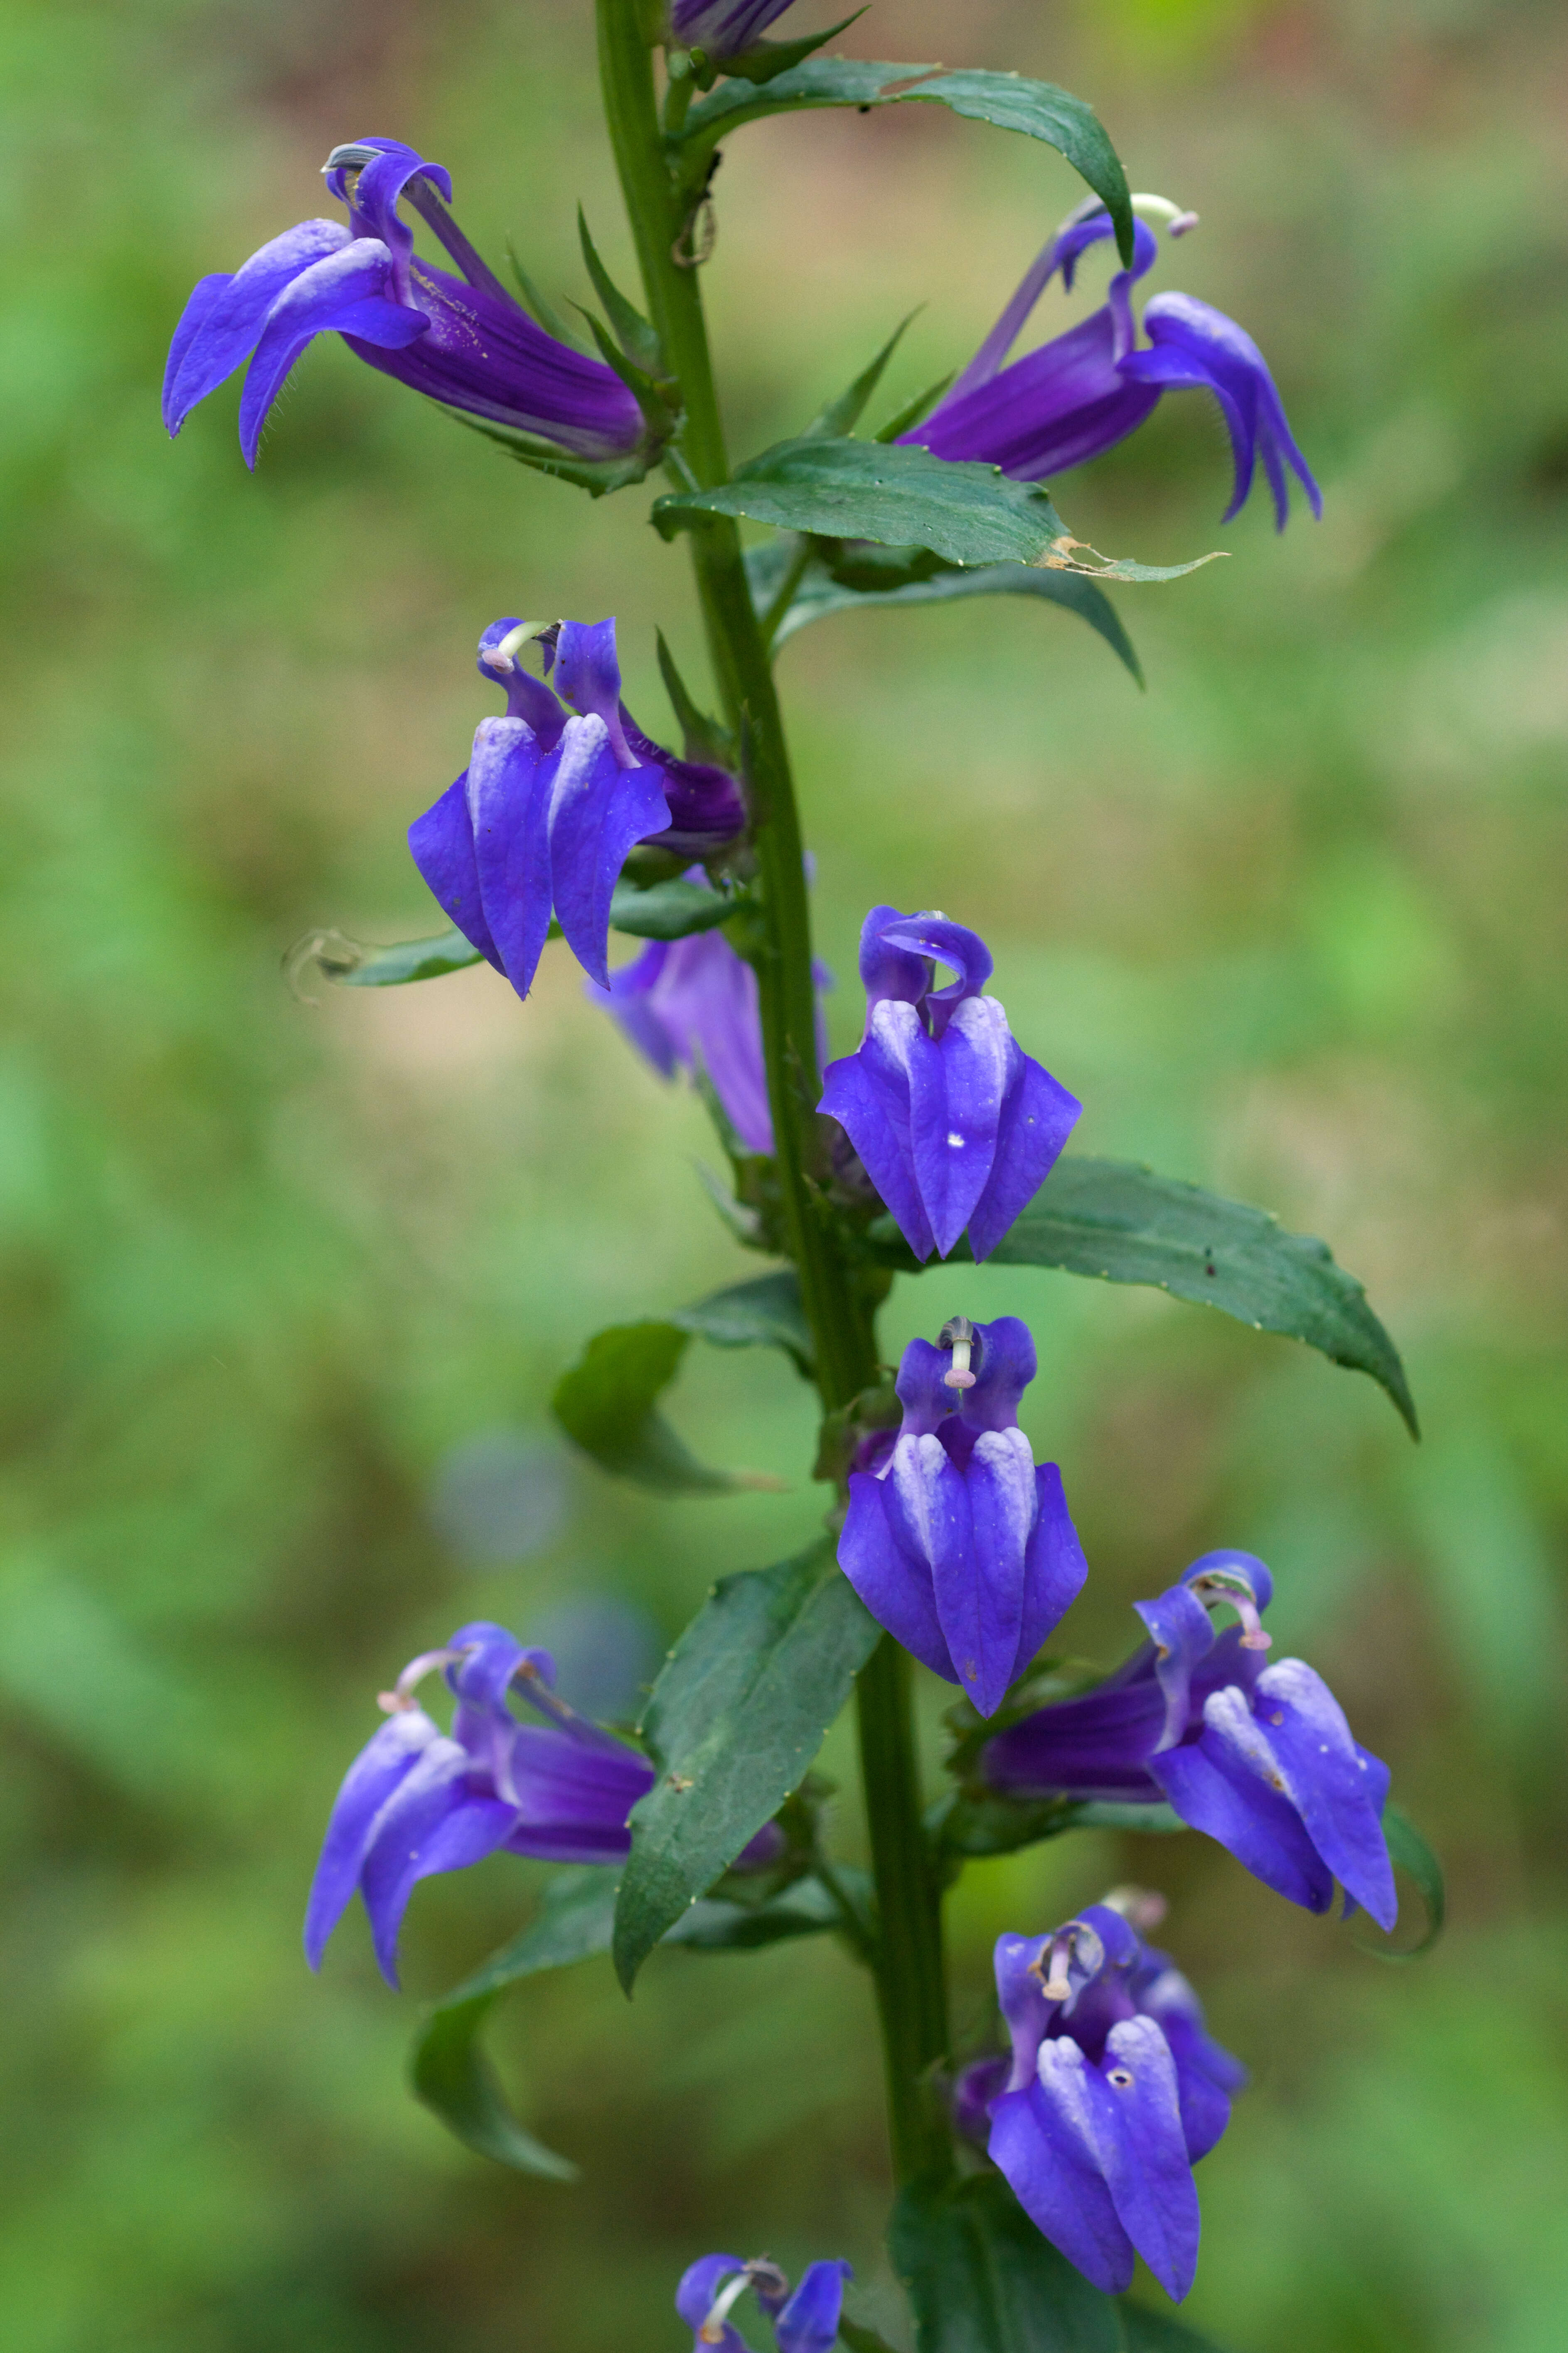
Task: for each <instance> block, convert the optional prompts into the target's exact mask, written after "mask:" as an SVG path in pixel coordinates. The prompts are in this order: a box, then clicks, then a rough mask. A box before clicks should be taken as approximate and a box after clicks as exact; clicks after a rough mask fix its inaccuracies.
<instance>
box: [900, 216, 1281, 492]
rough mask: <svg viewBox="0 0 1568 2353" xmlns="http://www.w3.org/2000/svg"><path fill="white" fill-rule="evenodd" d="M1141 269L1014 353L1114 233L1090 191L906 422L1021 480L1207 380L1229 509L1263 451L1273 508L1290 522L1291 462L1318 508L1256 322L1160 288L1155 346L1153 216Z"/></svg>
mask: <svg viewBox="0 0 1568 2353" xmlns="http://www.w3.org/2000/svg"><path fill="white" fill-rule="evenodd" d="M1133 202H1134V204H1142V206H1145V208H1146V209H1149V210H1152V211H1156V212H1157V213H1158V214H1159V216H1161V217H1162V218H1163V219H1164V221H1165V223H1166V226H1167V227H1168V228H1169V230H1170V233H1171V235H1172V236H1173V237H1180V236H1181V235H1182V234H1183V232H1184V230H1186V229H1188V228H1191V227H1194V221H1195V216H1194V215H1193V214H1191V213H1178V212H1177V211H1176V209H1175V207H1174V206H1173V205H1170V204H1167V203H1166V202H1165V200H1164V199H1163V197H1134V198H1133ZM1133 233H1134V238H1135V250H1134V258H1133V263H1132V267H1131V269H1119V270H1118V271H1117V273H1116V275H1115V276H1114V277H1113V278H1112V280H1111V281H1110V290H1109V293H1108V295H1107V298H1106V301H1105V302H1104V303H1103V305H1102V306H1101V308H1100V310H1098V311H1095V312H1094V313H1093V314H1092V315H1091V316H1090V317H1089V318H1087V319H1085V320H1083V321H1082V322H1081V323H1080V324H1079V325H1078V326H1076V327H1071V328H1069V329H1068V332H1066V333H1065V334H1061V335H1058V336H1056V337H1055V338H1054V339H1053V340H1052V341H1051V342H1050V343H1042V344H1041V345H1040V347H1039V348H1038V350H1037V351H1033V352H1030V353H1027V354H1026V357H1025V358H1023V359H1021V360H1015V361H1014V362H1013V364H1012V365H1011V366H1007V365H1005V361H1006V358H1007V354H1008V353H1009V352H1010V351H1011V350H1012V348H1013V345H1014V343H1016V341H1017V338H1018V336H1019V334H1020V333H1021V332H1022V330H1023V327H1024V324H1025V322H1026V320H1027V318H1028V316H1029V314H1030V312H1031V311H1033V309H1034V307H1035V305H1036V303H1037V301H1039V299H1040V296H1041V294H1042V293H1043V292H1044V291H1045V289H1046V288H1047V285H1048V284H1049V283H1050V280H1051V279H1052V278H1053V277H1054V276H1055V275H1056V273H1057V271H1058V269H1059V270H1060V271H1061V274H1062V283H1063V285H1064V287H1065V288H1067V289H1068V291H1069V292H1070V290H1071V288H1072V282H1073V276H1074V273H1075V271H1076V269H1077V267H1078V262H1079V257H1080V255H1081V254H1082V253H1083V251H1084V249H1085V248H1086V247H1088V246H1090V245H1093V244H1095V243H1096V242H1097V241H1098V240H1099V239H1100V237H1110V235H1111V234H1112V230H1111V222H1110V214H1109V213H1108V212H1107V211H1106V210H1105V207H1104V206H1103V205H1101V204H1100V200H1099V198H1098V197H1094V196H1091V197H1090V198H1089V200H1088V202H1087V203H1086V204H1085V205H1083V206H1080V207H1079V210H1078V211H1077V212H1076V213H1072V214H1069V215H1068V218H1067V220H1066V221H1065V222H1064V223H1063V225H1062V227H1061V228H1060V229H1059V230H1058V232H1057V234H1056V236H1055V237H1052V239H1051V241H1050V243H1049V244H1048V245H1047V247H1046V248H1045V250H1044V252H1043V253H1042V254H1041V255H1040V256H1039V258H1038V259H1037V261H1036V262H1035V263H1034V265H1033V267H1032V268H1031V269H1029V270H1028V272H1027V273H1026V276H1025V279H1024V281H1023V283H1022V285H1021V286H1020V287H1019V288H1018V290H1017V292H1016V294H1015V295H1014V297H1013V299H1012V301H1010V302H1009V303H1008V305H1007V307H1006V309H1005V311H1003V313H1002V316H1001V317H1000V318H999V319H998V320H997V322H996V324H995V325H994V327H993V329H992V330H991V332H990V334H989V335H987V337H986V339H985V341H984V343H982V345H981V346H980V349H979V351H978V352H976V353H975V355H974V357H973V359H972V360H971V361H970V363H969V365H968V366H967V367H966V368H965V369H964V371H963V375H961V376H960V377H959V378H958V381H957V382H956V384H954V385H953V386H952V390H951V391H950V392H949V393H948V394H947V396H946V397H945V398H944V399H943V400H942V401H941V402H940V403H939V404H938V406H936V407H935V408H934V409H933V410H932V411H931V415H930V416H929V417H927V418H926V419H925V421H924V423H923V424H921V425H917V426H914V427H911V428H910V431H909V432H908V433H905V434H903V435H901V436H900V438H901V439H903V440H905V441H910V442H918V443H919V444H920V445H921V447H922V448H927V449H930V450H931V451H932V453H933V454H934V455H935V456H936V457H938V458H949V459H963V458H976V459H984V460H985V461H986V462H987V463H989V464H991V465H994V466H999V467H1000V468H1001V470H1002V471H1003V472H1004V473H1005V474H1012V475H1015V476H1016V477H1017V479H1018V480H1022V481H1037V480H1041V479H1042V478H1043V477H1045V476H1047V475H1050V474H1058V473H1061V472H1064V471H1065V470H1067V468H1068V467H1069V466H1081V465H1082V464H1084V462H1085V461H1086V459H1090V458H1098V457H1100V455H1101V454H1102V452H1103V451H1105V450H1107V449H1111V448H1115V446H1116V444H1117V442H1119V441H1124V440H1125V439H1126V438H1127V436H1128V435H1129V434H1130V433H1132V432H1134V431H1136V429H1137V427H1139V426H1140V425H1142V422H1143V420H1144V418H1145V417H1148V416H1149V415H1150V414H1151V413H1152V410H1153V409H1154V408H1155V407H1156V406H1157V405H1158V403H1159V400H1160V396H1161V394H1162V393H1165V392H1172V391H1176V390H1179V389H1190V390H1194V391H1200V392H1209V393H1212V394H1213V395H1214V397H1215V400H1216V401H1218V403H1219V406H1220V413H1221V415H1222V416H1223V417H1224V418H1225V422H1226V427H1227V429H1228V431H1229V434H1230V444H1231V450H1232V454H1233V456H1234V458H1235V461H1236V486H1235V491H1234V494H1233V496H1232V498H1231V502H1230V505H1229V506H1228V507H1227V508H1226V513H1225V521H1226V522H1229V521H1230V519H1231V517H1232V515H1234V514H1236V513H1237V512H1238V511H1239V509H1240V508H1241V507H1242V506H1243V505H1244V504H1245V503H1246V501H1247V495H1248V493H1249V491H1251V489H1252V481H1253V475H1254V472H1255V470H1256V468H1257V462H1258V459H1259V458H1261V459H1262V460H1263V470H1264V472H1265V473H1266V474H1267V475H1268V486H1269V489H1270V490H1271V491H1272V492H1273V494H1274V515H1275V522H1276V523H1277V525H1278V527H1279V530H1281V531H1283V530H1284V528H1285V519H1286V515H1287V513H1288V512H1289V492H1288V491H1287V488H1286V474H1285V470H1286V468H1287V466H1289V469H1290V470H1291V471H1292V472H1293V473H1294V474H1295V476H1296V478H1297V480H1299V481H1300V484H1301V487H1302V488H1303V490H1304V491H1306V493H1307V498H1308V502H1309V503H1310V507H1311V509H1312V512H1313V513H1314V514H1321V512H1322V505H1323V501H1322V498H1321V493H1320V492H1319V490H1318V486H1317V483H1316V482H1315V481H1314V480H1313V479H1312V476H1311V474H1310V470H1309V469H1308V466H1307V461H1306V459H1304V458H1303V457H1302V455H1301V452H1300V449H1299V448H1297V446H1296V442H1295V439H1294V437H1293V436H1292V434H1291V431H1290V427H1289V424H1288V423H1287V421H1286V417H1285V410H1284V407H1283V406H1282V404H1281V402H1280V398H1279V393H1278V391H1277V390H1276V389H1275V385H1274V379H1273V377H1272V376H1271V375H1269V373H1268V365H1267V363H1266V362H1265V360H1264V357H1263V354H1262V353H1261V352H1260V351H1259V350H1258V346H1257V344H1256V343H1254V342H1253V340H1252V338H1251V336H1250V335H1249V334H1247V332H1245V330H1244V329H1242V328H1240V327H1238V326H1237V323H1236V322H1235V321H1234V319H1227V318H1226V316H1225V313H1224V312H1223V311H1215V310H1213V309H1211V307H1210V306H1209V304H1208V303H1206V302H1200V301H1196V300H1195V299H1194V296H1192V295H1191V294H1174V293H1173V294H1159V295H1156V296H1155V298H1154V300H1153V301H1152V302H1151V303H1149V304H1148V305H1147V307H1146V308H1145V310H1144V312H1143V328H1144V332H1145V334H1146V335H1147V337H1148V346H1147V348H1145V349H1142V350H1140V348H1139V346H1138V330H1137V325H1136V322H1135V321H1134V319H1133V316H1132V300H1131V293H1132V287H1133V284H1134V282H1135V281H1136V280H1138V279H1140V278H1142V276H1143V275H1144V274H1145V272H1146V271H1148V270H1149V269H1152V266H1153V263H1154V261H1155V259H1156V256H1157V253H1158V246H1157V242H1156V239H1155V237H1154V233H1153V231H1152V229H1151V228H1150V227H1148V225H1147V223H1146V222H1144V221H1142V220H1139V221H1135V222H1134V224H1133Z"/></svg>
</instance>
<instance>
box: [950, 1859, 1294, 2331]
mask: <svg viewBox="0 0 1568 2353" xmlns="http://www.w3.org/2000/svg"><path fill="white" fill-rule="evenodd" d="M1128 1900H1129V1899H1128V1898H1117V1899H1112V1900H1111V1901H1110V1902H1108V1903H1105V1904H1093V1905H1090V1906H1089V1909H1088V1911H1086V1912H1084V1913H1082V1914H1081V1915H1079V1918H1078V1919H1076V1920H1069V1921H1068V1923H1067V1925H1066V1926H1065V1927H1061V1928H1058V1929H1057V1930H1056V1931H1055V1932H1054V1934H1052V1935H1050V1936H1032V1937H1031V1936H1000V1937H998V1939H997V1942H996V1995H997V2000H998V2001H999V2002H1000V2004H1001V2008H1002V2015H1003V2017H1004V2018H1005V2021H1006V2023H1007V2027H1008V2031H1009V2032H1010V2034H1011V2036H1012V2042H1013V2053H1012V2063H1011V2066H1010V2067H1009V2068H1008V2070H1007V2073H1006V2082H1005V2087H1004V2088H1003V2089H1002V2090H1000V2091H999V2092H998V2093H997V2094H996V2095H995V2096H994V2097H993V2098H991V2100H990V2101H989V2103H988V2106H989V2114H990V2118H991V2130H990V2137H989V2142H988V2147H989V2153H990V2156H991V2158H992V2161H993V2163H994V2164H995V2165H997V2166H999V2167H1000V2168H1001V2169H1002V2171H1003V2173H1005V2176H1006V2178H1007V2179H1008V2181H1009V2183H1010V2184H1011V2185H1012V2189H1013V2192H1014V2195H1015V2196H1016V2199H1017V2200H1018V2203H1019V2204H1020V2205H1021V2206H1022V2207H1023V2209H1024V2211H1025V2212H1026V2214H1027V2215H1028V2217H1029V2219H1030V2221H1032V2222H1034V2223H1036V2224H1037V2226H1038V2227H1039V2229H1040V2230H1041V2231H1042V2232H1044V2233H1045V2235H1046V2237H1047V2239H1049V2240H1050V2242H1051V2243H1052V2245H1053V2246H1056V2247H1059V2248H1060V2250H1061V2252H1062V2253H1063V2254H1064V2255H1066V2257H1067V2258H1068V2262H1069V2263H1076V2264H1077V2266H1078V2268H1079V2271H1080V2272H1082V2273H1083V2274H1084V2276H1085V2277H1086V2278H1087V2279H1089V2280H1091V2281H1092V2282H1093V2283H1094V2285H1095V2286H1096V2287H1098V2288H1101V2289H1103V2290H1104V2291H1105V2292H1106V2294H1107V2295H1116V2294H1119V2293H1120V2292H1121V2289H1123V2288H1124V2287H1126V2286H1127V2284H1128V2283H1129V2282H1130V2281H1131V2277H1132V2265H1133V2258H1134V2255H1135V2254H1139V2255H1142V2258H1143V2260H1144V2262H1145V2263H1147V2264H1148V2266H1149V2268H1150V2270H1151V2271H1152V2273H1153V2274H1154V2276H1155V2278H1156V2279H1157V2280H1158V2281H1159V2283H1160V2284H1161V2286H1162V2287H1163V2288H1164V2290H1165V2291H1166V2293H1167V2295H1173V2296H1174V2297H1176V2298H1177V2299H1178V2301H1179V2300H1180V2299H1181V2298H1182V2297H1183V2296H1184V2295H1186V2293H1187V2290H1188V2289H1189V2288H1190V2287H1191V2285H1192V2284H1193V2274H1194V2271H1195V2270H1196V2268H1197V2256H1198V2200H1197V2191H1196V2189H1194V2185H1193V2168H1194V2165H1195V2164H1196V2163H1197V2161H1198V2159H1199V2158H1202V2157H1205V2156H1206V2155H1207V2154H1208V2152H1209V2150H1210V2149H1211V2148H1213V2147H1214V2145H1215V2142H1216V2141H1217V2140H1218V2139H1219V2137H1220V2136H1221V2134H1222V2133H1223V2132H1224V2131H1225V2128H1226V2125H1227V2124H1228V2123H1229V2121H1230V2098H1231V2094H1232V2093H1233V2092H1236V2091H1238V2090H1239V2089H1240V2087H1241V2085H1242V2084H1244V2083H1245V2082H1246V2080H1247V2076H1246V2070H1245V2069H1244V2068H1243V2067H1241V2066H1240V2064H1239V2063H1237V2061H1236V2060H1235V2059H1233V2058H1232V2057H1231V2055H1230V2053H1229V2052H1227V2051H1222V2050H1221V2048H1220V2046H1219V2044H1218V2043H1217V2042H1214V2041H1212V2040H1211V2038H1210V2037H1209V2035H1208V2034H1207V2033H1206V2032H1205V2029H1204V2017H1203V2010H1202V2009H1201V2008H1200V2006H1199V2004H1198V2000H1197V1998H1196V1996H1195V1995H1194V1992H1193V1989H1192V1988H1191V1987H1190V1986H1189V1985H1188V1983H1187V1981H1186V1979H1185V1978H1184V1977H1183V1976H1182V1975H1181V1974H1180V1972H1179V1971H1178V1970H1177V1969H1175V1968H1173V1966H1172V1964H1171V1962H1170V1960H1169V1958H1168V1957H1167V1956H1166V1955H1165V1954H1163V1953H1160V1952H1156V1951H1154V1950H1153V1949H1152V1947H1150V1946H1147V1945H1145V1944H1144V1942H1143V1940H1142V1937H1141V1936H1139V1934H1138V1932H1137V1930H1136V1928H1135V1927H1134V1926H1132V1925H1131V1921H1130V1920H1128V1919H1127V1918H1126V1917H1124V1916H1123V1914H1122V1912H1121V1910H1120V1909H1118V1908H1116V1905H1117V1904H1118V1903H1119V1902H1125V1901H1128ZM1155 1907H1157V1908H1155ZM1131 1908H1132V1909H1134V1910H1135V1911H1137V1910H1142V1914H1143V1916H1144V1917H1145V1918H1148V1917H1149V1915H1150V1913H1151V1912H1152V1914H1153V1916H1154V1917H1156V1918H1157V1917H1158V1916H1159V1914H1160V1912H1162V1911H1163V1905H1159V1901H1158V1898H1155V1899H1153V1902H1152V1904H1151V1902H1150V1899H1148V1898H1146V1897H1142V1898H1141V1897H1136V1896H1134V1897H1132V1898H1131ZM990 2064H991V2065H992V2069H993V2073H992V2075H991V2078H990V2080H993V2081H994V2080H995V2077H996V2076H997V2075H999V2074H1000V2073H1001V2070H1000V2068H996V2067H995V2066H994V2063H990ZM983 2092H984V2084H979V2085H977V2086H975V2087H973V2088H972V2089H971V2091H970V2092H969V2094H967V2099H968V2103H969V2105H970V2106H971V2107H973V2105H974V2104H975V2100H976V2095H977V2093H983ZM960 2111H961V2114H962V2113H963V2095H962V2094H961V2100H960Z"/></svg>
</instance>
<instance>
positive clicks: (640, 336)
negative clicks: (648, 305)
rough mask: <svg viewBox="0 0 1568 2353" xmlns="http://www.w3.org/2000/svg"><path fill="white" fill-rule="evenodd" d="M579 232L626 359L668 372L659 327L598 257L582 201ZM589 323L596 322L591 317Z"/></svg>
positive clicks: (651, 370) (649, 369)
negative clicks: (625, 292)
mask: <svg viewBox="0 0 1568 2353" xmlns="http://www.w3.org/2000/svg"><path fill="white" fill-rule="evenodd" d="M577 236H578V238H579V240H580V241H581V244H582V248H583V259H584V261H585V262H586V263H587V265H588V275H589V277H590V278H591V279H592V280H593V281H594V291H595V294H597V296H598V298H599V300H600V301H601V302H602V303H603V304H604V306H605V310H606V311H608V312H609V316H610V325H611V327H612V328H613V329H614V331H615V335H616V342H617V343H619V345H620V347H621V350H622V351H623V352H624V353H626V357H627V359H629V360H632V361H634V362H635V363H636V364H637V367H638V369H639V370H641V371H642V372H643V373H644V374H645V375H650V376H661V375H664V373H665V360H664V346H663V344H662V343H660V342H659V339H658V330H657V329H656V328H655V327H653V326H652V325H650V323H649V322H648V321H647V319H645V318H644V317H643V314H642V312H641V311H639V310H638V309H637V304H636V303H635V302H630V301H627V300H626V296H625V295H624V294H623V293H622V292H621V290H620V288H619V287H618V286H617V285H616V281H615V280H614V279H613V278H612V277H611V276H610V273H609V271H608V270H607V269H605V265H604V263H603V262H602V261H601V260H600V259H599V248H598V247H597V246H596V245H595V243H594V239H593V237H592V234H591V233H590V231H589V227H588V221H587V216H586V215H585V213H584V210H583V207H582V206H581V205H579V206H578V207H577ZM588 323H589V324H590V326H592V325H593V323H594V322H593V320H592V319H590V320H589V322H588Z"/></svg>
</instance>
